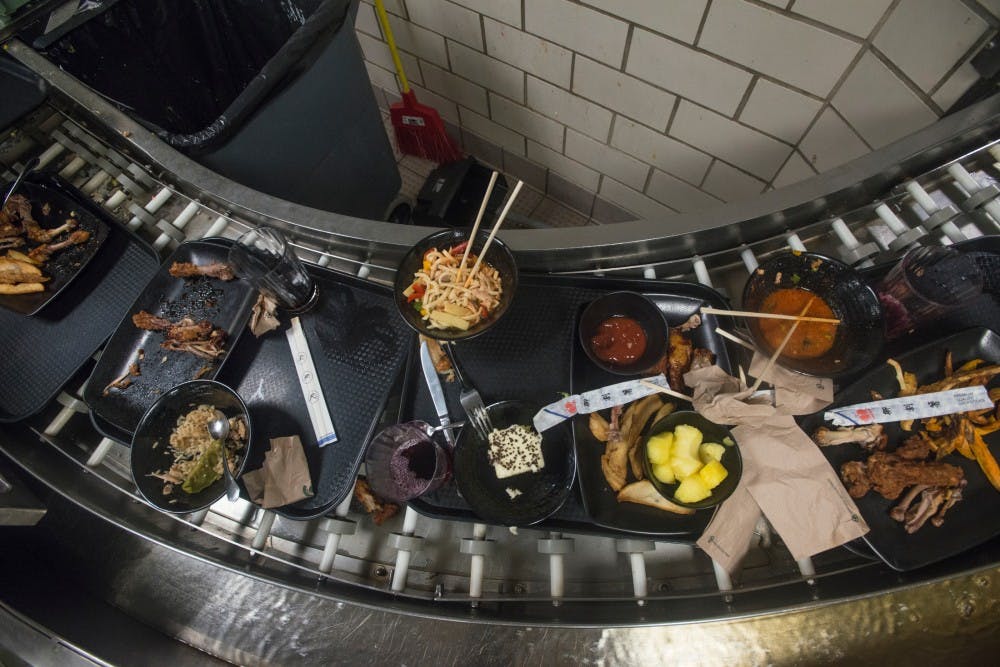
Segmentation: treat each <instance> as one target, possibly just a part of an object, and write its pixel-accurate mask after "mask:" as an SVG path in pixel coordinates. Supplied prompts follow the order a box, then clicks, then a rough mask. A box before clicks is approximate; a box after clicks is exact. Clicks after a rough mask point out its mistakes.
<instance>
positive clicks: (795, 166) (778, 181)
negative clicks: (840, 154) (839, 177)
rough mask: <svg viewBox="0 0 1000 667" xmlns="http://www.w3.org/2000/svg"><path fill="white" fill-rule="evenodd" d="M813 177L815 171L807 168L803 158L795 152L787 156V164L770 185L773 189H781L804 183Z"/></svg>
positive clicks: (807, 165)
mask: <svg viewBox="0 0 1000 667" xmlns="http://www.w3.org/2000/svg"><path fill="white" fill-rule="evenodd" d="M815 175H816V171H815V170H814V169H813V168H812V167H811V166H809V163H808V162H806V161H805V158H803V157H802V156H801V155H799V153H798V151H796V152H794V153H792V154H791V156H789V158H788V162H786V163H785V166H784V167H782V168H781V171H779V172H778V175H777V176H775V177H774V181H773V182H772V183H771V185H773V186H774V187H775V188H783V187H785V186H786V185H792V184H793V183H798V182H800V181H804V180H806V179H807V178H812V177H813V176H815Z"/></svg>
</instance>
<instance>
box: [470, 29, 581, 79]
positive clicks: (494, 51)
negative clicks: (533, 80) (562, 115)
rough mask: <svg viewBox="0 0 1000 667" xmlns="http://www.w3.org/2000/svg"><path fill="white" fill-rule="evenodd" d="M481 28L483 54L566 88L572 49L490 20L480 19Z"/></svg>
mask: <svg viewBox="0 0 1000 667" xmlns="http://www.w3.org/2000/svg"><path fill="white" fill-rule="evenodd" d="M483 28H484V30H485V33H486V53H488V54H490V55H491V56H493V57H494V58H499V59H500V60H503V61H504V62H507V63H510V64H511V65H513V66H515V67H517V68H518V69H522V70H524V71H526V72H531V73H532V74H534V75H535V76H540V77H542V78H543V79H547V80H548V81H551V82H552V83H554V84H556V85H559V86H563V87H564V88H569V83H570V81H569V80H570V75H571V72H572V67H573V53H572V51H570V50H569V49H564V48H562V47H561V46H556V45H555V44H553V43H552V42H546V41H545V40H543V39H539V38H538V37H535V36H534V35H529V34H528V33H525V32H521V31H520V30H515V29H514V28H512V27H510V26H509V25H505V24H503V23H498V22H497V21H494V20H492V19H488V18H487V19H483Z"/></svg>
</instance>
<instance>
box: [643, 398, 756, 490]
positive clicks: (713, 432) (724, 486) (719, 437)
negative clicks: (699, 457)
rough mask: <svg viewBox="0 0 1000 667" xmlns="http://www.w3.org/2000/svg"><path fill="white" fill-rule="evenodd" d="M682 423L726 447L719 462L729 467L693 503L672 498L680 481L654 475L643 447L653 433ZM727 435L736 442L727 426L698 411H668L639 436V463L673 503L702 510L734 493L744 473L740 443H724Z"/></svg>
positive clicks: (655, 433) (708, 439)
mask: <svg viewBox="0 0 1000 667" xmlns="http://www.w3.org/2000/svg"><path fill="white" fill-rule="evenodd" d="M681 424H686V425H688V426H694V427H695V428H696V429H698V430H699V431H701V432H702V435H703V436H704V439H703V442H717V443H719V444H720V445H723V446H725V448H726V453H725V454H723V455H722V461H721V463H722V465H723V466H725V468H726V471H728V472H729V474H728V475H727V476H726V478H725V479H724V480H722V482H720V483H719V485H718V486H717V487H715V488H714V489H712V495H710V496H709V497H708V498H705V499H704V500H700V501H698V502H696V503H682V502H680V501H679V500H677V499H676V498H674V491H676V490H677V487H678V486H679V485H680V482H677V483H675V484H664V483H663V482H661V481H660V480H658V479H656V477H654V476H653V464H652V463H651V462H650V460H649V452H648V450H647V448H646V444H647V443H648V442H649V439H650V438H652V437H653V436H654V435H659V434H660V433H666V432H668V431H673V430H674V429H675V428H677V427H678V426H680V425H681ZM726 438H729V439H730V440H732V441H733V442H734V443H736V440H735V438H733V434H732V433H730V432H729V429H728V428H726V427H725V426H721V425H719V424H716V423H715V422H711V421H709V420H707V419H705V418H704V417H702V416H701V415H700V414H698V413H697V412H691V411H690V410H682V411H680V412H674V413H673V414H670V415H668V416H666V417H664V418H663V419H661V420H660V421H658V422H656V423H655V424H653V425H652V426H651V427H650V428H649V432H648V433H647V434H646V437H645V438H643V439H642V465H643V468H644V469H645V471H646V478H647V479H649V481H650V482H652V483H653V486H654V487H656V490H657V491H659V492H660V495H661V496H663V497H664V498H666V499H667V500H669V501H670V502H672V503H677V504H678V505H680V506H681V507H688V508H690V509H693V510H704V509H708V508H710V507H715V506H716V505H718V504H719V503H721V502H722V501H723V500H725V499H726V498H728V497H729V496H731V495H733V491H735V490H736V487H737V486H739V483H740V477H742V476H743V457H742V456H740V446H739V444H738V443H737V444H733V445H725V444H724V443H723V440H724V439H726Z"/></svg>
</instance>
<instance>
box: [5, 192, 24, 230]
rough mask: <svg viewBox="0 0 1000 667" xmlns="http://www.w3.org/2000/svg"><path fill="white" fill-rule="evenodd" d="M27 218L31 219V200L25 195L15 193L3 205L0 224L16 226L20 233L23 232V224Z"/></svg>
mask: <svg viewBox="0 0 1000 667" xmlns="http://www.w3.org/2000/svg"><path fill="white" fill-rule="evenodd" d="M25 220H31V201H29V200H28V198H27V197H25V196H24V195H19V194H13V195H11V196H10V199H8V200H7V203H6V204H5V205H4V207H3V212H2V213H0V226H2V227H8V226H16V227H17V228H18V232H17V233H18V234H20V233H21V225H22V223H23V222H24V221H25Z"/></svg>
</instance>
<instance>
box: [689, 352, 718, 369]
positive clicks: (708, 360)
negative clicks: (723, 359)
mask: <svg viewBox="0 0 1000 667" xmlns="http://www.w3.org/2000/svg"><path fill="white" fill-rule="evenodd" d="M714 363H715V353H714V352H712V351H711V350H706V349H705V348H703V347H696V348H694V356H692V357H691V368H690V369H689V370H692V371H696V370H698V369H700V368H708V367H709V366H711V365H712V364H714Z"/></svg>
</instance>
